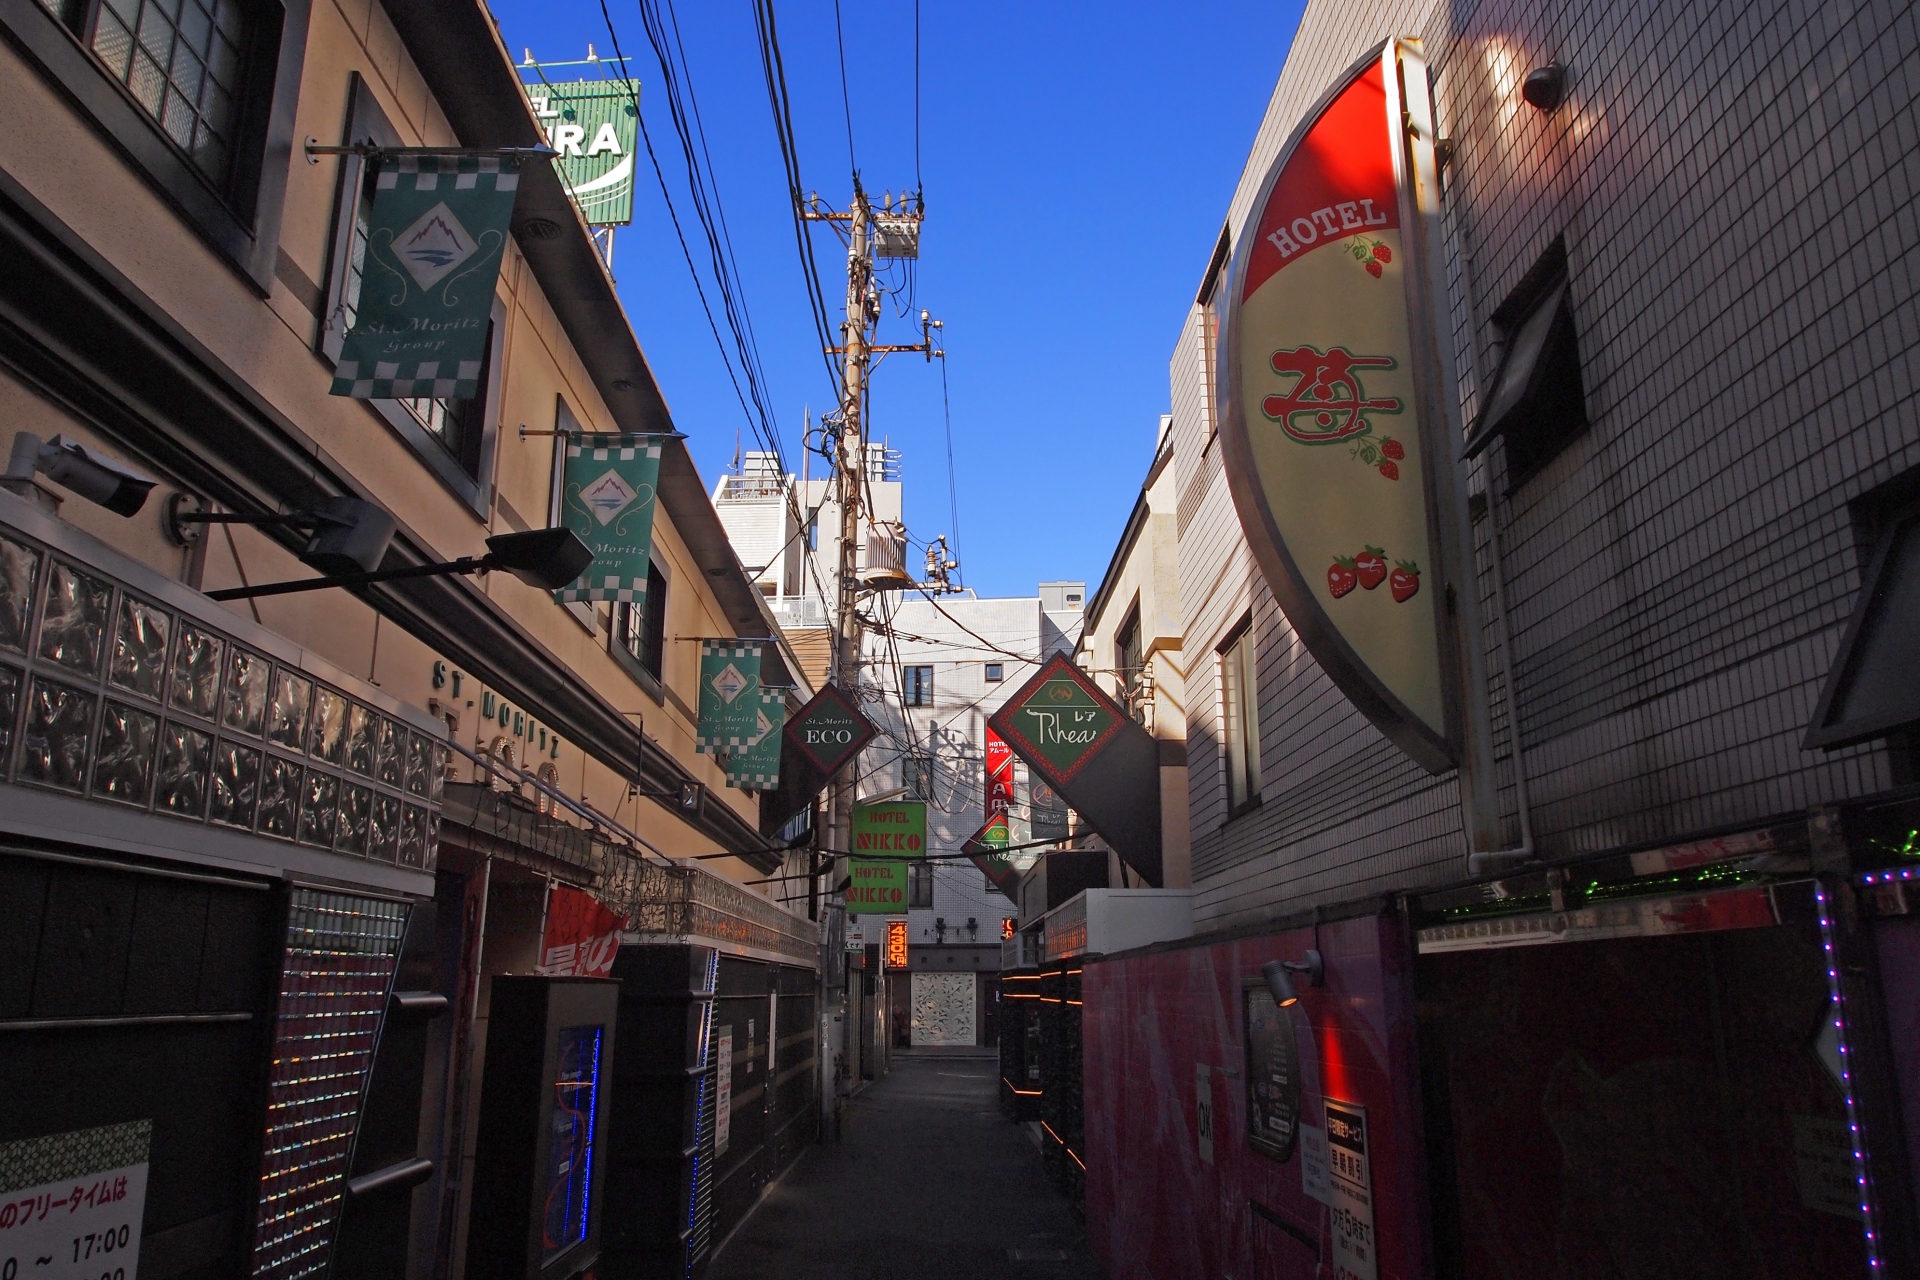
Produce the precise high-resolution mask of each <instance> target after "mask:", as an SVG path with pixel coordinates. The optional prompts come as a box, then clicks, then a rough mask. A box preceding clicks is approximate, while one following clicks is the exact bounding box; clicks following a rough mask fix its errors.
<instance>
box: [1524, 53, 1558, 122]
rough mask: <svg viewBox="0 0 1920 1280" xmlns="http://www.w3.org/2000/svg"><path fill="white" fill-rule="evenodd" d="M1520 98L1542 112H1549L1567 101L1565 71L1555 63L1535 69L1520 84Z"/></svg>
mask: <svg viewBox="0 0 1920 1280" xmlns="http://www.w3.org/2000/svg"><path fill="white" fill-rule="evenodd" d="M1520 96H1521V97H1523V98H1525V99H1526V100H1527V101H1528V102H1529V103H1531V104H1532V105H1533V106H1535V107H1537V108H1539V109H1540V110H1542V111H1551V110H1553V109H1554V108H1555V107H1557V106H1559V105H1560V104H1561V103H1562V102H1565V101H1566V100H1567V69H1566V68H1565V67H1563V66H1561V65H1560V64H1559V63H1557V62H1549V63H1548V64H1547V65H1546V66H1544V67H1535V68H1534V69H1533V70H1532V71H1529V72H1527V78H1526V79H1525V80H1524V81H1523V82H1521V85H1520Z"/></svg>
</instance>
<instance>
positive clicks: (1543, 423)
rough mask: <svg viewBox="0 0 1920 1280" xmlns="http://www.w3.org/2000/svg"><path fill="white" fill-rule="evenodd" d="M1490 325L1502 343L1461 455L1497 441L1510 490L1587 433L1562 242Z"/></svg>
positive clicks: (1552, 250)
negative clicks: (1496, 363) (1497, 333)
mask: <svg viewBox="0 0 1920 1280" xmlns="http://www.w3.org/2000/svg"><path fill="white" fill-rule="evenodd" d="M1493 323H1494V325H1495V326H1496V327H1497V328H1498V329H1499V331H1500V333H1501V336H1502V351H1501V356H1500V365H1499V369H1498V371H1497V372H1496V373H1495V374H1494V378H1493V382H1492V383H1491V384H1490V389H1489V390H1488V393H1487V396H1486V401H1485V403H1484V404H1483V406H1482V408H1481V411H1480V417H1479V418H1478V420H1477V421H1476V422H1475V423H1474V426H1473V430H1472V431H1471V432H1470V433H1469V435H1468V439H1467V447H1466V456H1467V457H1472V456H1474V455H1475V454H1477V453H1479V452H1480V451H1481V450H1483V449H1485V448H1486V447H1487V446H1488V445H1489V444H1491V443H1492V442H1493V439H1494V438H1495V437H1496V436H1497V437H1499V438H1500V440H1501V442H1502V446H1503V448H1504V451H1505V453H1506V464H1507V489H1508V490H1509V491H1512V490H1513V489H1515V488H1517V487H1518V486H1519V485H1521V484H1523V483H1525V482H1526V481H1527V480H1528V479H1529V478H1530V477H1532V476H1533V475H1535V474H1536V473H1538V472H1539V470H1540V469H1541V468H1542V467H1544V466H1546V465H1547V463H1548V462H1550V461H1552V460H1553V459H1554V458H1555V457H1556V456H1558V455H1559V453H1560V451H1561V450H1563V449H1565V448H1566V447H1567V445H1568V444H1570V443H1572V442H1573V440H1574V439H1575V438H1576V437H1578V436H1579V435H1580V434H1581V433H1582V432H1583V431H1585V430H1586V429H1587V400H1586V390H1585V387H1584V384H1583V383H1582V381H1581V376H1580V344H1579V341H1578V336H1577V335H1576V334H1575V332H1574V327H1573V302H1572V298H1571V296H1570V295H1569V293H1568V288H1567V252H1566V247H1565V245H1564V243H1563V242H1561V241H1558V240H1556V241H1555V242H1554V244H1553V247H1552V248H1550V249H1549V250H1548V251H1547V253H1546V254H1545V255H1544V256H1542V257H1541V259H1540V261H1539V262H1538V263H1536V264H1535V265H1534V267H1533V269H1532V270H1531V271H1529V272H1528V273H1527V276H1526V278H1525V279H1524V280H1522V281H1521V282H1520V284H1519V286H1518V287H1517V288H1515V289H1514V291H1513V293H1512V295H1511V296H1509V297H1508V299H1507V300H1506V301H1505V302H1504V303H1502V304H1501V305H1500V308H1499V310H1497V311H1495V312H1494V313H1493Z"/></svg>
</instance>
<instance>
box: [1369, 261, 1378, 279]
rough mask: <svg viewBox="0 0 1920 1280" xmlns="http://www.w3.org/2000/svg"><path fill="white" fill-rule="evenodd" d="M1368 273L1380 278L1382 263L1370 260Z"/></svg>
mask: <svg viewBox="0 0 1920 1280" xmlns="http://www.w3.org/2000/svg"><path fill="white" fill-rule="evenodd" d="M1367 274H1368V275H1370V276H1372V277H1373V278H1374V279H1375V280H1378V279H1379V278H1380V264H1379V263H1377V262H1368V263H1367Z"/></svg>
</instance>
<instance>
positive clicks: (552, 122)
mask: <svg viewBox="0 0 1920 1280" xmlns="http://www.w3.org/2000/svg"><path fill="white" fill-rule="evenodd" d="M524 87H525V89H526V91H527V101H528V102H529V103H531V104H532V106H533V114H534V115H535V116H537V117H538V118H539V120H540V127H541V128H542V129H545V130H546V132H547V143H548V145H550V146H551V147H552V148H553V149H554V150H555V151H558V152H559V153H560V154H559V156H558V157H557V158H556V159H555V160H554V163H555V164H556V165H558V166H559V169H560V180H561V181H562V182H564V183H565V184H566V186H567V194H569V195H571V196H572V197H573V200H574V203H575V204H577V205H579V206H580V213H581V216H583V217H584V218H585V219H586V220H587V223H588V225H589V226H595V227H624V226H626V225H627V224H629V223H631V222H632V221H633V148H634V143H635V141H636V140H637V138H638V134H639V126H640V108H639V103H640V82H639V81H638V80H575V81H569V82H568V83H565V84H547V83H544V82H542V83H539V84H530V85H526V86H524Z"/></svg>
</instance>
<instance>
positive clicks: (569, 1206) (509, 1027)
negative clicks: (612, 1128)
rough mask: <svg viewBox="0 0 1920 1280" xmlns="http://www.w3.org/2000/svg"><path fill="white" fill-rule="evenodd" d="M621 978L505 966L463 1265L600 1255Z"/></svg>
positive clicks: (537, 1265)
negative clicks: (539, 973)
mask: <svg viewBox="0 0 1920 1280" xmlns="http://www.w3.org/2000/svg"><path fill="white" fill-rule="evenodd" d="M619 996H620V984H619V983H618V982H616V981H612V980H610V979H605V978H546V977H515V976H507V975H501V976H498V977H496V978H494V979H493V996H492V1005H491V1008H490V1009H489V1012H488V1018H487V1057H486V1074H485V1076H484V1078H483V1082H482V1085H481V1094H480V1132H479V1136H478V1141H477V1144H476V1148H475V1152H474V1192H473V1214H472V1226H471V1228H470V1230H469V1232H468V1243H467V1274H468V1275H469V1276H470V1277H473V1280H571V1278H572V1277H574V1276H578V1275H580V1274H582V1273H583V1272H585V1271H586V1270H587V1269H588V1268H589V1267H591V1266H593V1264H594V1263H595V1262H596V1261H597V1260H598V1258H599V1254H600V1201H601V1190H602V1186H601V1184H602V1183H603V1181H604V1179H603V1177H602V1167H603V1165H604V1163H605V1153H606V1141H605V1135H606V1131H607V1113H608V1102H609V1094H610V1090H609V1088H608V1087H607V1076H608V1071H609V1066H610V1064H611V1063H612V1061H613V1030H614V1021H615V1014H616V1011H617V1008H618V1003H619Z"/></svg>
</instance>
